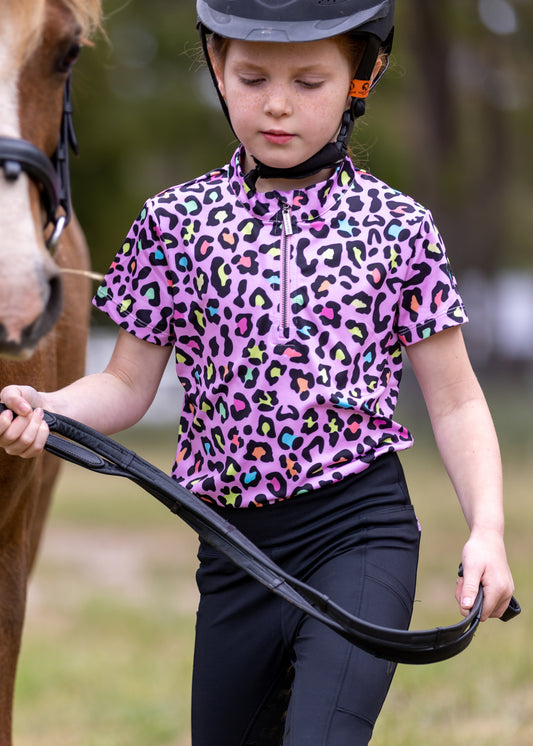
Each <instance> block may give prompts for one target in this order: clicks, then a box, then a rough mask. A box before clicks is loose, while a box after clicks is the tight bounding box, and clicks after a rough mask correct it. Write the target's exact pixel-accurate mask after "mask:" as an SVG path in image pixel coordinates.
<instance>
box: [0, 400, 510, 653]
mask: <svg viewBox="0 0 533 746" xmlns="http://www.w3.org/2000/svg"><path fill="white" fill-rule="evenodd" d="M4 409H5V405H4V404H1V403H0V412H2V411H4ZM44 419H45V421H46V423H47V424H48V427H49V428H50V431H51V433H50V434H49V436H48V440H47V443H46V446H45V448H46V450H47V451H49V452H50V453H53V454H54V455H56V456H59V457H61V458H63V459H65V460H66V461H70V462H71V463H73V464H77V465H78V466H83V467H84V468H86V469H89V470H90V471H94V472H98V473H100V474H108V475H112V476H119V477H126V478H127V479H130V480H131V481H132V482H134V483H135V484H137V485H139V486H140V487H142V488H143V489H144V490H145V491H146V492H148V493H149V494H151V495H152V496H153V497H155V498H156V499H157V500H159V502H161V503H162V504H163V505H165V506H166V507H167V508H169V510H170V511H171V512H172V513H174V514H175V515H177V516H179V517H180V518H181V519H182V520H183V521H184V522H185V523H187V525H188V526H190V527H191V528H192V529H194V530H195V531H196V532H197V533H198V534H199V535H200V536H201V537H202V538H204V539H205V540H206V541H207V542H208V543H209V544H211V546H213V547H215V548H216V549H218V550H219V551H220V552H222V553H223V554H224V555H225V556H226V557H228V558H229V559H230V560H231V561H232V562H234V563H235V564H236V565H237V566H238V567H240V568H241V569H242V570H244V571H245V572H246V573H248V575H250V576H251V577H253V578H255V579H256V580H257V581H259V582H260V583H262V584H263V585H264V586H265V587H266V588H268V589H269V590H270V591H271V592H272V593H275V594H276V595H278V596H280V597H281V598H283V599H285V600H286V601H288V602H289V603H291V604H292V605H293V606H296V607H297V608H298V609H300V610H301V611H303V612H304V613H306V614H309V615H310V616H312V617H314V618H315V619H317V620H318V621H320V622H322V623H323V624H325V625H327V626H328V627H329V628H330V629H332V630H334V631H335V632H336V633H337V634H339V635H341V636H342V637H344V638H345V639H346V640H348V641H349V642H351V643H352V644H354V645H357V646H358V647H360V648H361V649H363V650H366V651H367V652H368V653H371V654H372V655H375V656H376V657H378V658H385V659H386V660H390V661H394V662H397V663H410V664H425V663H435V662H437V661H443V660H446V659H448V658H451V657H452V656H454V655H457V654H458V653H460V652H461V651H463V650H464V649H465V648H466V647H467V646H468V645H469V644H470V642H471V641H472V638H473V637H474V634H475V632H476V629H477V627H478V626H479V623H480V620H481V612H482V607H483V590H482V587H481V586H480V588H479V592H478V595H477V598H476V601H475V604H474V606H473V608H472V610H471V611H470V613H469V614H468V616H467V617H466V618H465V619H463V620H462V621H461V622H459V623H457V624H454V625H451V626H448V627H436V628H435V629H428V630H418V631H417V630H399V629H391V628H388V627H381V626H379V625H375V624H372V623H371V622H368V621H366V620H364V619H361V618H359V617H355V616H353V615H352V614H350V613H348V612H347V611H345V610H344V609H343V608H342V607H340V606H338V605H337V604H335V602H334V601H333V600H332V599H330V598H328V597H327V596H326V595H324V594H323V593H320V592H319V591H317V590H316V589H315V588H313V587H312V586H309V585H307V584H306V583H304V582H302V581H301V580H298V579H297V578H295V577H293V576H292V575H290V574H289V573H287V572H286V571H285V570H283V569H282V568H281V567H279V565H276V564H275V563H274V562H273V561H272V560H271V559H270V557H268V556H267V555H265V554H264V553H263V552H262V551H261V550H260V549H259V548H258V547H257V546H256V545H255V544H254V543H253V542H251V541H250V540H249V539H248V538H247V537H246V536H245V535H244V534H242V533H241V532H240V531H238V529H236V528H235V526H233V524H231V523H230V522H229V521H226V520H225V518H223V517H222V516H221V515H219V514H218V513H217V512H215V511H214V510H212V508H211V507H210V506H209V505H207V504H206V503H205V502H203V501H202V500H201V499H199V498H198V497H196V496H195V495H193V494H192V493H191V492H189V491H188V490H186V489H185V488H184V487H182V486H181V485H180V484H179V483H178V482H177V481H176V480H175V479H173V478H172V477H170V476H168V475H167V474H165V473H163V472H162V471H160V470H159V469H157V468H156V467H155V466H153V465H152V464H150V463H149V462H148V461H145V460H144V459H142V458H141V457H140V456H138V455H137V454H136V453H134V452H133V451H130V450H128V449H127V448H126V447H125V446H123V445H121V444H120V443H117V442H116V441H114V440H112V439H111V438H108V437H106V436H105V435H102V434H101V433H99V432H97V431H96V430H93V429H92V428H90V427H88V426H87V425H83V424H82V423H80V422H77V421H76V420H71V419H70V418H68V417H64V416H62V415H58V414H54V413H52V412H46V411H45V413H44ZM54 433H57V434H58V435H55V434H54ZM58 436H61V437H58ZM519 613H520V606H519V605H518V603H517V601H516V599H515V598H514V597H513V598H512V599H511V603H510V605H509V608H508V609H507V611H506V612H505V614H504V615H503V616H502V617H501V618H502V620H503V621H507V620H508V619H512V618H513V617H514V616H516V615H517V614H519Z"/></svg>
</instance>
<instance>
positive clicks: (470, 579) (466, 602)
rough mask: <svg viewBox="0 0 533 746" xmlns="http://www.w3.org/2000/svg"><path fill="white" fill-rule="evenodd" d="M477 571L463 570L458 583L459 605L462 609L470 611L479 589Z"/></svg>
mask: <svg viewBox="0 0 533 746" xmlns="http://www.w3.org/2000/svg"><path fill="white" fill-rule="evenodd" d="M479 583H480V576H479V573H475V572H472V571H465V573H464V578H463V581H462V583H461V584H460V601H459V603H460V605H461V609H463V610H464V611H470V609H471V608H472V606H473V605H474V602H475V600H476V596H477V594H478V591H479Z"/></svg>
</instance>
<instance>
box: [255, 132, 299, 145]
mask: <svg viewBox="0 0 533 746" xmlns="http://www.w3.org/2000/svg"><path fill="white" fill-rule="evenodd" d="M262 134H263V137H264V138H265V140H267V141H268V142H270V143H272V144H273V145H286V144H287V143H288V142H290V141H291V140H292V139H293V137H294V135H291V134H290V132H283V131H282V130H268V131H266V132H263V133H262Z"/></svg>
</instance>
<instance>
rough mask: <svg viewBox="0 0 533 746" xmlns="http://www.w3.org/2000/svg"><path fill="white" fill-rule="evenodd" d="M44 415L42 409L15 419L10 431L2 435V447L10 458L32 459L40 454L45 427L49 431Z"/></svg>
mask: <svg viewBox="0 0 533 746" xmlns="http://www.w3.org/2000/svg"><path fill="white" fill-rule="evenodd" d="M43 415H44V413H43V410H42V409H36V410H34V411H31V414H29V415H26V416H19V417H16V418H14V419H13V422H12V423H11V425H10V427H9V429H7V430H6V431H4V433H3V434H2V445H3V446H4V448H5V450H6V452H7V453H8V454H9V455H10V456H24V457H25V458H31V457H32V456H34V455H36V453H38V451H39V448H40V447H41V446H40V444H41V443H42V439H43V434H42V432H41V430H42V428H43V425H44V426H45V428H46V432H47V431H48V426H47V425H46V423H45V422H44V420H43ZM45 442H46V439H45Z"/></svg>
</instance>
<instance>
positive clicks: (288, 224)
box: [280, 202, 293, 333]
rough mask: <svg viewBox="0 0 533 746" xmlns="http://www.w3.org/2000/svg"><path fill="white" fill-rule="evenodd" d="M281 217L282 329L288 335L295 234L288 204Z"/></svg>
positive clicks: (285, 205)
mask: <svg viewBox="0 0 533 746" xmlns="http://www.w3.org/2000/svg"><path fill="white" fill-rule="evenodd" d="M281 217H282V223H283V231H282V236H281V282H280V291H281V302H280V317H281V318H280V328H281V331H282V332H284V333H287V332H288V330H289V308H290V301H291V299H290V291H291V288H290V277H291V274H290V267H291V245H290V236H292V234H293V230H292V220H291V207H290V205H288V204H287V203H286V202H284V203H283V204H282V205H281Z"/></svg>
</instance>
